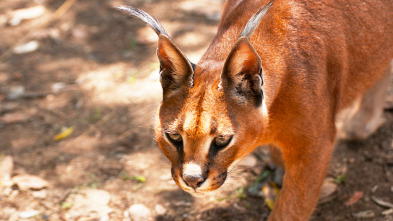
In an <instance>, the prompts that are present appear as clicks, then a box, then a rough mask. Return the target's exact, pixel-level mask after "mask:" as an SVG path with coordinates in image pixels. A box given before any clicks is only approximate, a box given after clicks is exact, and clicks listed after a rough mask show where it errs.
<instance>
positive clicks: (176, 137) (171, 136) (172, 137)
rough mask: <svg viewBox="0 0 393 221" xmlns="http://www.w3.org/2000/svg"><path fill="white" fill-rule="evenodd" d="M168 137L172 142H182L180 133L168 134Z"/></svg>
mask: <svg viewBox="0 0 393 221" xmlns="http://www.w3.org/2000/svg"><path fill="white" fill-rule="evenodd" d="M166 135H167V136H168V138H169V140H171V141H172V142H181V141H182V138H181V135H180V134H178V133H166Z"/></svg>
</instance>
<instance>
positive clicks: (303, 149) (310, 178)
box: [156, 0, 393, 220]
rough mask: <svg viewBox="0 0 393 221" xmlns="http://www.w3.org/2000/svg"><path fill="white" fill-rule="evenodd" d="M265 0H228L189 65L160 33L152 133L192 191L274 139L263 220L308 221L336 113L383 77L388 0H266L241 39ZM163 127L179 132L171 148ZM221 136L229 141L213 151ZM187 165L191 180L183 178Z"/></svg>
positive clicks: (391, 54) (392, 41)
mask: <svg viewBox="0 0 393 221" xmlns="http://www.w3.org/2000/svg"><path fill="white" fill-rule="evenodd" d="M267 3H268V1H267V0H260V1H259V0H244V1H240V0H228V1H227V2H226V3H225V6H224V12H223V15H222V18H221V21H220V24H219V28H218V32H217V35H216V37H215V38H214V40H213V42H212V44H211V45H210V47H209V48H208V50H207V51H206V53H205V54H204V55H203V57H202V59H201V60H200V61H199V63H198V64H197V65H196V68H195V71H191V69H190V66H189V63H188V62H187V61H186V59H185V58H184V55H182V54H181V53H180V52H179V53H178V55H176V53H175V55H173V56H168V55H167V54H168V53H167V52H166V51H171V52H173V51H176V50H177V49H176V50H174V49H173V48H176V46H174V45H171V44H167V43H165V42H166V41H170V40H168V39H164V38H163V37H162V35H160V36H161V38H160V42H159V49H158V57H159V59H160V63H161V66H162V70H163V72H162V79H161V80H162V83H163V89H164V99H163V102H162V104H161V106H160V108H159V113H158V119H157V124H156V136H157V140H158V143H159V145H160V148H161V149H162V151H163V153H164V154H165V155H166V156H167V157H168V158H169V160H170V161H171V163H172V174H173V178H174V180H175V181H176V183H177V184H178V185H179V186H180V187H182V188H183V189H184V190H186V191H189V192H192V193H194V194H202V193H204V192H209V191H211V190H214V189H217V188H219V187H220V186H221V185H222V183H223V182H224V181H225V177H226V173H227V171H228V167H230V165H232V164H233V162H234V161H236V160H238V159H240V158H241V157H243V156H245V155H247V154H249V153H251V152H252V151H253V150H254V149H255V148H257V147H258V146H261V145H264V144H270V145H272V146H274V148H276V149H273V150H274V151H273V153H275V158H279V156H278V155H279V154H280V153H281V155H282V160H283V162H284V166H285V177H284V184H283V188H282V191H281V193H280V196H279V198H278V200H277V202H276V204H275V207H274V210H273V212H272V213H271V215H270V217H269V220H307V219H308V218H309V217H310V215H311V213H312V211H313V209H314V207H315V205H316V203H317V200H318V195H319V190H320V187H321V185H322V181H323V179H324V176H325V172H326V169H327V166H328V163H329V159H330V155H331V153H332V150H333V146H334V142H335V139H336V134H337V132H336V126H335V123H336V121H337V118H338V114H339V113H340V111H341V110H343V109H345V108H347V107H349V106H350V105H351V104H352V103H353V101H354V100H356V99H357V98H359V97H361V96H362V95H363V94H364V93H365V92H366V91H367V90H368V89H369V88H371V87H372V86H373V85H374V84H376V82H377V80H378V79H380V78H381V77H383V75H384V71H385V69H386V67H387V66H388V65H389V63H390V61H391V60H392V58H393V2H392V1H383V0H379V1H377V0H368V1H366V0H365V1H359V0H325V1H307V0H292V1H285V0H275V2H274V3H273V5H272V6H271V8H270V9H269V10H268V12H267V13H266V15H265V16H264V18H263V19H262V21H261V23H260V25H259V26H258V27H257V29H256V30H255V32H254V33H253V34H252V35H251V37H250V39H249V40H248V38H247V37H243V38H240V39H238V37H239V35H240V33H241V32H242V30H243V28H244V26H245V25H246V23H247V21H248V20H249V19H250V17H251V16H252V15H254V14H255V13H256V12H257V11H258V9H260V8H262V7H263V6H264V5H266V4H267ZM254 49H255V50H254ZM260 66H261V67H262V68H263V82H264V84H263V87H262V88H263V102H262V104H260V105H259V103H260V101H261V100H258V99H257V98H259V97H260V94H259V91H258V90H257V89H258V88H259V87H260V84H261V83H262V82H261V79H260V75H259V72H258V71H259V67H260ZM167 75H168V76H169V78H167V77H165V76H167ZM163 76H164V77H163ZM385 76H388V74H386V75H385ZM168 79H169V80H168ZM176 79H183V80H176ZM187 79H188V80H187ZM189 79H191V81H192V82H190V80H189ZM385 79H386V77H385ZM168 85H169V86H168ZM190 85H191V86H190ZM168 91H169V92H168ZM370 91H371V90H370ZM370 93H371V92H370ZM372 94H378V93H371V95H372ZM371 95H370V96H371ZM379 112H380V111H379V110H378V111H376V112H375V113H379ZM376 115H378V114H376ZM373 116H374V115H373ZM378 116H379V115H378ZM168 134H175V136H178V135H180V136H181V137H182V139H183V140H182V144H181V145H180V147H177V148H175V147H174V146H175V145H174V144H173V141H170V139H169V138H168V137H167V136H168ZM220 136H224V137H225V136H226V137H229V136H233V140H232V141H231V142H230V143H229V144H228V146H226V147H225V148H222V149H219V148H215V149H214V146H213V144H212V143H213V142H215V139H217V137H220ZM171 142H172V143H171ZM212 148H213V150H212ZM277 153H278V154H277ZM188 164H191V165H192V166H190V168H192V169H190V170H189V171H191V172H192V173H194V172H195V171H197V172H195V174H192V175H193V176H195V177H197V178H198V179H199V180H197V181H196V180H195V179H194V180H192V179H188V180H186V179H185V178H184V176H185V174H184V173H185V172H184V171H183V170H184V167H185V166H187V165H188ZM195 168H196V169H195ZM199 170H200V171H201V172H200V174H199V173H198V171H199ZM186 175H187V174H186ZM199 175H200V176H199ZM224 175H225V177H224ZM202 176H203V179H202ZM204 179H205V181H204V182H200V180H204ZM197 182H199V183H197ZM201 183H202V184H201ZM197 184H198V185H197ZM199 185H200V186H199ZM191 187H192V188H191Z"/></svg>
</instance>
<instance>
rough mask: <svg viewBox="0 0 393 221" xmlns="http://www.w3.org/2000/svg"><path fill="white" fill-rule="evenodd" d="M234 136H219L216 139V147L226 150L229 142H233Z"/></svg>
mask: <svg viewBox="0 0 393 221" xmlns="http://www.w3.org/2000/svg"><path fill="white" fill-rule="evenodd" d="M231 139H232V136H218V137H216V138H215V139H214V141H213V142H214V145H216V146H217V147H219V148H224V147H226V146H227V145H228V144H229V142H230V141H231Z"/></svg>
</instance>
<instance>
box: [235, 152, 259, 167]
mask: <svg viewBox="0 0 393 221" xmlns="http://www.w3.org/2000/svg"><path fill="white" fill-rule="evenodd" d="M256 164H257V158H256V157H255V156H254V155H247V156H245V157H244V158H243V159H242V160H240V162H239V163H238V164H237V166H239V167H248V168H250V167H254V166H255V165H256Z"/></svg>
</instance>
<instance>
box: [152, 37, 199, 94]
mask: <svg viewBox="0 0 393 221" xmlns="http://www.w3.org/2000/svg"><path fill="white" fill-rule="evenodd" d="M157 56H158V60H159V61H160V80H161V85H162V89H163V93H164V99H165V98H169V97H171V96H172V95H174V94H176V93H177V92H180V91H181V90H182V89H185V88H187V87H191V86H192V82H193V68H192V65H191V63H190V62H189V61H188V59H187V58H186V57H185V56H184V55H183V53H182V52H181V51H180V50H179V48H178V47H177V46H176V45H175V44H174V43H173V42H172V40H171V39H170V38H169V37H167V36H166V35H162V34H160V35H159V40H158V48H157Z"/></svg>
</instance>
